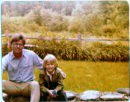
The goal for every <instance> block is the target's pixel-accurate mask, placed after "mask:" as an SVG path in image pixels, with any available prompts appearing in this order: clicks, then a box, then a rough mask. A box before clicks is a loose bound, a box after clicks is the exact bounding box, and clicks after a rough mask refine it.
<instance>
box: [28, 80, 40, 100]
mask: <svg viewBox="0 0 130 102" xmlns="http://www.w3.org/2000/svg"><path fill="white" fill-rule="evenodd" d="M28 83H29V84H30V89H31V100H30V102H39V100H40V87H39V83H38V82H37V81H31V82H28Z"/></svg>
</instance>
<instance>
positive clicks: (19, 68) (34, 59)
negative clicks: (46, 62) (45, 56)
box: [2, 49, 43, 82]
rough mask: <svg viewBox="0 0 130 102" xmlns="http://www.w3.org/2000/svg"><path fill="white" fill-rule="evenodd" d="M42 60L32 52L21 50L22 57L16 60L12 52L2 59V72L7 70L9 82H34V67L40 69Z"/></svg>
mask: <svg viewBox="0 0 130 102" xmlns="http://www.w3.org/2000/svg"><path fill="white" fill-rule="evenodd" d="M42 63H43V61H42V59H41V58H40V57H39V56H38V55H37V54H36V53H34V52H33V51H30V50H26V49H23V52H22V57H21V58H19V59H16V58H15V57H14V55H13V52H10V53H8V54H7V55H5V56H4V57H3V58H2V70H3V71H5V70H7V72H8V77H9V80H11V81H14V82H28V81H32V80H34V67H36V68H39V69H42V67H43V64H42Z"/></svg>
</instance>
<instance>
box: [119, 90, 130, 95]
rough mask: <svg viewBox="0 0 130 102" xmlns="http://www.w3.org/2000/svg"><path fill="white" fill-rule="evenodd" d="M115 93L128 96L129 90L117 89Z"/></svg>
mask: <svg viewBox="0 0 130 102" xmlns="http://www.w3.org/2000/svg"><path fill="white" fill-rule="evenodd" d="M117 92H119V93H123V94H126V95H127V96H130V88H118V89H117Z"/></svg>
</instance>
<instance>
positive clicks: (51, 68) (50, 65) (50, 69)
mask: <svg viewBox="0 0 130 102" xmlns="http://www.w3.org/2000/svg"><path fill="white" fill-rule="evenodd" d="M45 66H46V70H47V71H48V72H49V73H52V72H53V71H54V69H55V64H54V63H53V62H50V61H48V62H47V63H46V65H45Z"/></svg>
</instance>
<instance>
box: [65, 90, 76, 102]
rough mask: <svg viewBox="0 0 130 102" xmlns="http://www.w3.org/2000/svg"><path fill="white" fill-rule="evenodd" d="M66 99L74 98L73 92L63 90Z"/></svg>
mask: <svg viewBox="0 0 130 102" xmlns="http://www.w3.org/2000/svg"><path fill="white" fill-rule="evenodd" d="M65 93H66V96H67V99H68V100H74V99H75V98H76V96H77V94H76V93H75V92H72V91H65Z"/></svg>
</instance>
